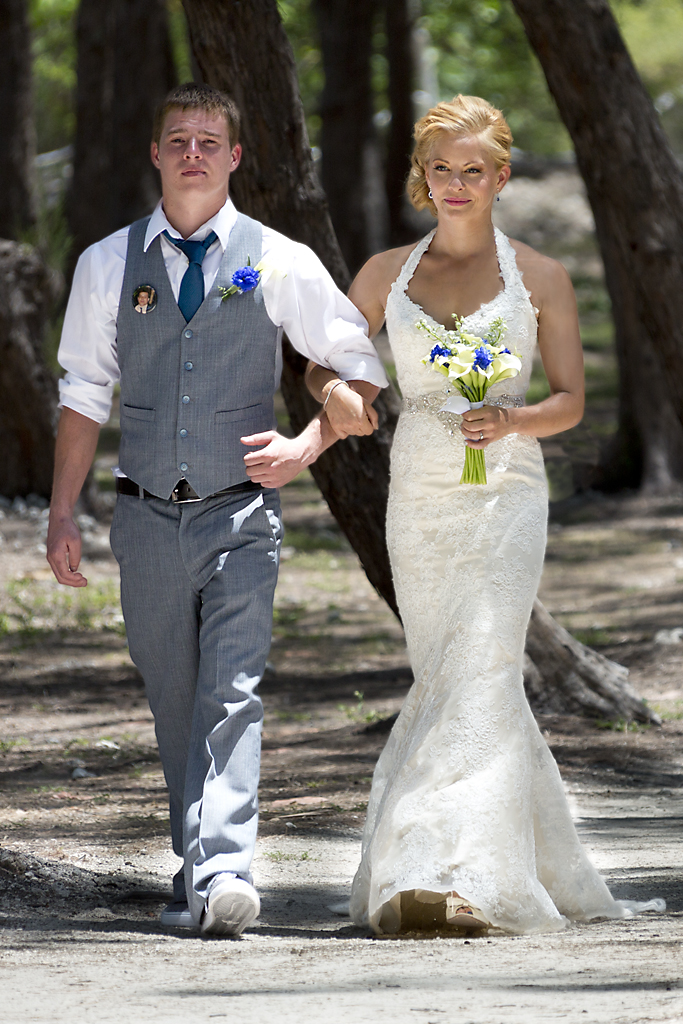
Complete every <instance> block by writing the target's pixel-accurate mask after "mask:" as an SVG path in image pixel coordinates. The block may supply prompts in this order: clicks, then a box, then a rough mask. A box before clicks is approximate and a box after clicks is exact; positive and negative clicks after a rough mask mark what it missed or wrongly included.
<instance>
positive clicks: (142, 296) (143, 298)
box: [138, 292, 149, 306]
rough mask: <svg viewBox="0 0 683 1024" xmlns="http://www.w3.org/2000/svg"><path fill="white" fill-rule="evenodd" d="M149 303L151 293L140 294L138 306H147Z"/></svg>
mask: <svg viewBox="0 0 683 1024" xmlns="http://www.w3.org/2000/svg"><path fill="white" fill-rule="evenodd" d="M148 303H149V292H139V293H138V305H139V306H146V305H147V304H148Z"/></svg>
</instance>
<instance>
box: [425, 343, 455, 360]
mask: <svg viewBox="0 0 683 1024" xmlns="http://www.w3.org/2000/svg"><path fill="white" fill-rule="evenodd" d="M450 354H451V350H450V349H449V348H444V346H443V345H435V346H434V348H433V349H432V351H431V352H430V353H429V361H430V363H433V362H434V360H435V359H436V357H437V356H449V355H450Z"/></svg>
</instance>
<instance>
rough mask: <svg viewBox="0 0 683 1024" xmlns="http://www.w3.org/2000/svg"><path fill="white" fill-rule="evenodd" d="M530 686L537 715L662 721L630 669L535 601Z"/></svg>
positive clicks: (529, 648)
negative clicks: (590, 644) (635, 686)
mask: <svg viewBox="0 0 683 1024" xmlns="http://www.w3.org/2000/svg"><path fill="white" fill-rule="evenodd" d="M524 687H525V689H526V693H527V697H528V698H529V703H530V704H531V706H532V708H533V709H534V710H535V711H546V712H555V713H559V714H583V715H587V716H588V717H590V718H604V719H615V718H623V719H624V720H625V721H631V720H633V719H635V720H636V721H638V722H647V723H650V724H653V725H661V719H660V718H659V716H658V715H657V714H655V712H654V711H651V710H650V708H649V707H648V706H647V704H645V703H644V701H643V700H641V698H640V697H639V696H638V694H637V693H636V692H635V690H633V689H632V688H631V687H630V686H629V684H628V669H627V668H624V666H623V665H617V664H616V662H614V661H610V660H609V658H605V656H604V655H602V654H598V652H597V651H593V650H591V648H590V647H584V645H583V644H581V643H579V641H578V640H576V639H575V638H574V637H573V636H572V635H571V633H568V632H567V630H566V629H563V627H562V626H560V625H559V623H557V622H555V620H554V619H553V618H552V616H551V615H549V614H548V612H547V611H546V609H545V608H544V607H543V605H542V604H541V602H540V601H535V602H534V607H533V610H532V612H531V621H530V623H529V629H528V630H527V635H526V657H525V667H524Z"/></svg>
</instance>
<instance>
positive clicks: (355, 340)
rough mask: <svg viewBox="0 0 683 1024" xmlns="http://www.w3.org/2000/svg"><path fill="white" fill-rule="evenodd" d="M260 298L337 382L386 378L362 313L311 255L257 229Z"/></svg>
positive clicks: (381, 385) (295, 244)
mask: <svg viewBox="0 0 683 1024" xmlns="http://www.w3.org/2000/svg"><path fill="white" fill-rule="evenodd" d="M262 266H263V269H262V288H263V298H264V302H265V306H266V311H267V313H268V316H269V317H270V319H271V320H272V321H273V323H274V324H277V326H278V327H282V328H283V329H284V330H285V331H286V333H287V336H288V337H289V340H290V341H291V343H292V345H294V348H295V349H297V351H298V352H300V353H301V354H302V355H303V356H305V357H306V358H307V359H312V360H313V361H314V362H316V363H319V364H320V365H321V366H327V367H328V368H329V369H331V370H334V371H335V373H337V374H338V375H339V376H340V377H341V379H342V380H365V381H368V382H369V383H370V384H374V385H376V386H377V387H379V388H385V387H386V386H387V384H388V383H389V381H388V380H387V375H386V373H385V372H384V367H383V366H382V362H381V360H380V358H379V356H378V355H377V351H376V349H375V346H374V345H373V344H372V342H371V341H370V339H369V338H368V324H367V321H366V319H365V317H364V316H363V314H362V313H361V312H360V311H359V310H358V309H357V308H356V307H355V306H354V304H353V303H352V302H351V300H350V299H348V298H347V297H346V296H345V295H344V293H343V292H341V291H340V290H339V289H338V288H337V286H336V285H335V283H334V281H333V280H332V277H331V276H330V274H329V273H328V271H327V270H326V269H325V267H324V266H323V264H322V263H321V261H320V260H319V259H318V257H317V256H316V255H315V253H314V252H313V251H312V250H311V249H309V248H308V246H306V245H301V244H300V243H298V242H292V241H290V240H289V239H288V238H285V237H284V236H282V235H278V234H277V233H276V232H271V231H269V230H268V229H265V230H264V232H263V260H262Z"/></svg>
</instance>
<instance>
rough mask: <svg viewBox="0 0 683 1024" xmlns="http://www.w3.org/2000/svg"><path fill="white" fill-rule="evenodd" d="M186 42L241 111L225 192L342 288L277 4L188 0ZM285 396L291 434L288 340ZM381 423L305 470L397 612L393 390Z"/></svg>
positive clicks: (295, 402)
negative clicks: (391, 537) (391, 551)
mask: <svg viewBox="0 0 683 1024" xmlns="http://www.w3.org/2000/svg"><path fill="white" fill-rule="evenodd" d="M184 6H185V11H186V13H187V19H188V23H189V27H190V35H191V38H192V47H193V50H194V53H195V56H196V58H197V63H198V64H199V67H200V69H201V72H202V75H203V77H204V81H206V82H207V83H208V84H209V85H212V86H214V87H215V88H217V89H223V90H224V91H225V92H227V93H229V94H230V95H231V96H232V97H233V98H234V100H235V101H236V103H237V105H238V107H239V108H240V110H241V111H242V116H243V117H242V119H243V130H242V143H243V147H244V153H243V157H242V162H241V164H240V167H239V170H238V171H237V172H236V174H235V175H234V176H233V177H231V179H230V189H231V192H232V194H233V197H234V199H235V202H236V204H237V206H238V207H239V209H241V210H243V211H244V212H245V213H247V214H249V215H250V216H252V217H256V218H257V219H258V220H260V221H262V222H263V223H265V224H268V225H270V227H273V228H275V229H276V230H277V231H281V232H282V233H283V234H285V235H288V236H289V237H290V238H295V239H296V240H297V241H299V242H304V243H305V244H306V245H309V246H310V247H311V248H312V249H313V250H314V251H315V252H316V253H317V254H318V256H319V257H320V259H321V260H322V261H323V263H324V264H325V266H326V267H327V269H328V270H329V271H330V273H331V274H332V276H333V278H334V279H335V281H336V283H337V284H338V285H339V287H340V288H342V289H343V290H344V291H346V289H347V288H348V285H349V274H348V271H347V269H346V266H345V263H344V259H343V257H342V254H341V252H340V250H339V246H338V244H337V240H336V238H335V235H334V231H333V229H332V224H331V222H330V217H329V213H328V210H327V203H326V201H325V196H324V193H323V191H322V189H321V188H320V185H319V183H318V180H317V177H316V174H315V170H314V167H313V160H312V158H311V150H310V146H309V143H308V135H307V133H306V125H305V122H304V115H303V109H302V106H301V100H300V98H299V90H298V84H297V78H296V68H295V64H294V57H293V55H292V51H291V47H290V45H289V41H288V39H287V36H286V34H285V31H284V28H283V27H282V22H281V21H280V16H279V14H278V12H277V6H276V3H275V0H252V2H251V3H250V4H249V5H248V6H247V7H245V6H244V5H242V4H240V3H239V2H238V0H185V3H184ZM284 356H285V358H284V368H283V374H282V393H283V395H284V398H285V402H286V404H287V410H288V412H289V417H290V420H291V423H292V427H293V429H294V430H295V431H299V430H301V429H302V428H303V427H304V426H305V425H306V423H308V422H309V421H310V420H311V418H312V417H313V416H314V415H315V414H316V413H317V412H318V411H319V409H320V406H319V405H318V403H317V402H315V400H314V399H313V398H312V397H311V396H310V395H309V393H308V391H307V390H306V388H305V386H304V383H303V369H304V366H305V363H304V360H303V359H302V358H301V357H300V356H299V355H298V354H297V353H296V352H295V351H294V350H293V349H292V347H291V346H290V345H289V344H287V345H285V350H284ZM375 407H376V408H377V410H378V412H379V416H380V428H379V430H378V431H376V432H375V434H373V436H372V437H364V438H348V440H346V441H340V442H338V443H337V444H335V445H334V447H333V448H330V449H329V450H328V451H327V452H324V453H323V455H322V456H321V457H320V458H319V459H318V461H317V462H316V463H315V465H313V466H312V467H311V471H312V473H313V476H314V478H315V480H316V483H317V484H318V486H319V487H320V490H321V491H322V493H323V495H324V497H325V500H326V501H327V502H328V504H329V506H330V509H331V510H332V514H333V515H334V516H335V517H336V518H337V519H338V522H339V524H340V526H341V528H342V529H343V530H344V532H345V534H346V535H347V537H348V538H349V541H350V543H351V544H352V546H353V547H354V549H355V550H356V552H357V554H358V557H359V558H360V560H361V563H362V565H363V568H364V570H365V572H366V574H367V576H368V579H369V580H370V582H371V583H372V584H373V586H374V587H376V589H377V590H378V592H379V593H380V594H381V595H382V597H383V598H384V599H385V600H386V601H387V603H388V604H389V606H390V607H391V608H392V609H393V610H394V611H396V598H395V596H394V587H393V582H392V578H391V568H390V566H389V555H388V553H387V547H386V540H385V537H384V520H385V516H386V504H387V496H388V492H389V459H388V453H389V449H390V447H391V438H392V437H393V433H394V428H395V426H396V421H397V418H398V400H397V397H396V393H395V392H394V391H393V389H391V388H389V389H387V390H386V391H384V392H383V393H382V394H381V395H380V397H379V398H378V400H377V402H376V403H375Z"/></svg>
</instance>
